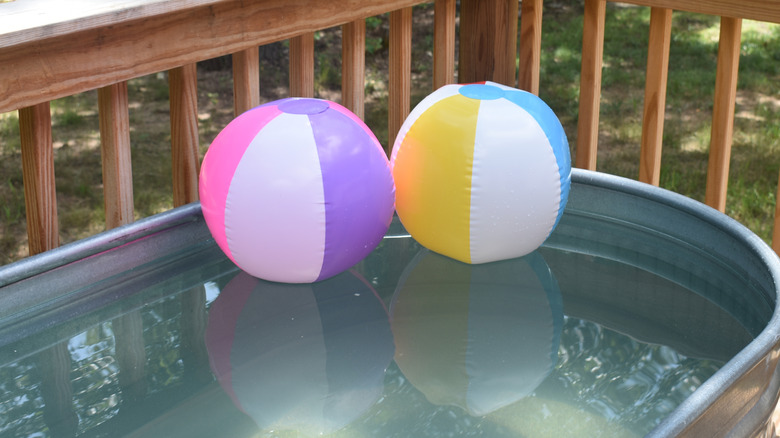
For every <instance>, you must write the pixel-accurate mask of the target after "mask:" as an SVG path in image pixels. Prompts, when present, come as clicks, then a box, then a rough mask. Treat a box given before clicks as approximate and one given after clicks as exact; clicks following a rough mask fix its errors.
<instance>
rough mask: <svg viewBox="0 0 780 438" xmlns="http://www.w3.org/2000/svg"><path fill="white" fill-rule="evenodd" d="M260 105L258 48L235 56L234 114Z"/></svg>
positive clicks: (236, 114)
mask: <svg viewBox="0 0 780 438" xmlns="http://www.w3.org/2000/svg"><path fill="white" fill-rule="evenodd" d="M258 105H260V52H259V50H258V49H257V47H250V48H248V49H246V50H242V51H240V52H237V53H234V54H233V114H234V115H235V116H236V117H238V116H239V115H240V114H241V113H243V112H245V111H249V110H250V109H252V108H254V107H256V106H258Z"/></svg>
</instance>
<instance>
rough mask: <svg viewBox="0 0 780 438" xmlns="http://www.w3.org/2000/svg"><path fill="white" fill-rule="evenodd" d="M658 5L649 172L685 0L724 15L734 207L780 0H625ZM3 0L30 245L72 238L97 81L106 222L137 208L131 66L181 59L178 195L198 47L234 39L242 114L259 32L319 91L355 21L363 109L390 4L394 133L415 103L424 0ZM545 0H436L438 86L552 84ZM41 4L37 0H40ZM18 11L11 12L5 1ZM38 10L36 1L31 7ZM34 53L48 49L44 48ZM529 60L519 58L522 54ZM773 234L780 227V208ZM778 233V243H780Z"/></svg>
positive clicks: (187, 155) (353, 82)
mask: <svg viewBox="0 0 780 438" xmlns="http://www.w3.org/2000/svg"><path fill="white" fill-rule="evenodd" d="M607 1H612V0H585V11H584V17H583V20H584V28H583V42H582V64H581V78H580V80H581V84H580V102H579V116H578V127H577V145H576V154H575V157H574V158H575V165H576V166H579V167H583V168H588V169H596V163H597V156H598V132H599V131H598V125H599V107H600V98H601V70H602V60H603V47H604V28H605V16H606V4H607ZM626 2H627V3H632V4H636V5H641V6H648V7H651V22H650V35H649V46H648V63H647V77H646V84H645V101H644V115H643V123H642V140H641V154H640V166H639V167H640V171H639V175H638V177H639V179H640V180H641V181H644V182H647V183H650V184H655V185H658V184H659V181H660V166H661V152H662V139H663V121H664V116H665V108H664V107H665V95H666V81H667V70H668V64H669V46H670V40H671V19H672V14H673V11H672V9H674V10H684V11H692V12H698V13H705V14H710V15H716V16H721V17H722V18H721V35H720V45H719V55H718V69H717V80H716V86H715V102H714V109H713V123H712V142H711V154H710V161H709V170H708V180H707V193H706V202H707V203H708V204H710V205H711V206H713V207H715V208H717V209H720V210H721V211H722V210H723V209H724V208H725V200H726V191H727V183H728V171H729V161H730V149H731V136H732V134H731V132H732V130H733V120H734V101H735V96H736V78H737V71H738V64H739V49H740V32H741V20H742V19H758V20H761V21H769V22H777V23H780V0H740V1H739V2H737V1H734V0H712V1H709V0H708V1H704V0H626ZM50 3H51V1H50V0H27V1H25V2H12V3H7V4H0V65H2V66H3V68H0V112H5V111H10V110H17V109H18V110H19V114H20V126H21V140H22V156H23V167H24V185H25V198H26V202H27V212H28V213H27V219H28V234H29V240H30V249H31V253H37V252H40V251H44V250H47V249H50V248H53V247H54V246H56V245H57V244H58V243H59V239H58V232H59V231H58V228H57V205H56V197H55V196H54V193H55V190H54V168H53V157H52V145H51V115H50V110H49V103H48V102H49V101H50V100H53V99H56V98H59V97H63V96H67V95H72V94H76V93H80V92H83V91H88V90H92V89H96V88H97V89H98V90H99V91H98V96H99V98H98V101H99V107H100V108H99V110H100V131H101V139H102V143H103V144H102V153H103V173H104V175H103V180H104V188H105V190H104V194H105V205H106V207H105V208H106V225H107V227H108V228H111V227H114V226H117V225H121V224H123V223H127V222H129V221H131V220H132V217H133V214H134V208H133V191H132V176H131V175H132V172H131V169H132V166H131V163H130V147H129V129H130V128H129V126H128V125H129V117H128V111H127V83H126V81H127V80H129V79H132V78H135V77H139V76H142V75H146V74H150V73H156V72H160V71H168V72H169V80H170V96H171V97H170V99H171V100H170V104H171V143H172V150H171V153H172V156H173V163H174V167H173V169H172V178H173V180H174V183H173V186H174V205H182V204H185V203H188V202H192V201H194V200H197V197H198V195H197V176H198V175H197V174H198V165H199V152H198V150H199V145H198V124H197V120H198V119H197V113H198V109H197V88H196V76H197V72H196V68H195V63H196V62H197V61H201V60H204V59H208V58H213V57H217V56H223V55H232V60H233V82H234V88H233V96H234V113H235V114H236V115H238V114H240V113H242V112H244V111H246V110H248V109H251V108H253V107H254V106H257V105H258V104H259V103H260V81H259V76H260V70H259V63H260V61H259V56H258V50H257V47H258V46H259V45H263V44H267V43H271V42H275V41H279V40H284V39H289V40H290V94H291V95H296V96H313V95H314V94H315V90H314V32H316V31H318V30H321V29H325V28H328V27H333V26H341V30H342V103H343V104H344V105H345V106H347V108H349V109H351V110H352V111H353V112H355V113H356V114H357V115H358V116H359V117H363V116H364V111H365V109H364V104H365V96H364V83H365V47H366V45H365V44H366V26H365V18H367V17H370V16H374V15H378V14H383V13H389V14H390V37H389V57H390V62H389V78H388V91H389V93H388V109H387V110H388V137H389V144H387V145H385V146H386V147H390V146H391V145H392V140H393V138H394V136H395V133H396V132H397V131H398V129H399V127H400V126H401V124H402V123H403V121H404V119H405V118H406V116H407V115H408V113H409V111H410V109H411V108H410V105H411V61H412V58H411V56H412V45H411V42H412V41H411V38H412V17H413V11H412V6H414V5H417V4H419V3H422V0H330V1H328V2H319V1H313V0H258V1H256V2H243V1H240V0H107V1H106V2H101V5H99V6H96V8H95V9H93V10H91V11H86V12H85V11H70V10H68V11H63V10H57V8H52V10H50V11H46V13H42V14H41V13H40V11H36V10H35V9H34V8H36V7H37V8H40V7H41V5H49V4H50ZM542 3H543V0H523V1H522V6H521V10H520V12H521V14H520V16H521V20H520V23H519V39H520V45H519V48H518V46H517V40H518V20H517V19H516V17H517V14H518V7H519V5H518V1H517V0H462V1H461V7H460V11H457V10H456V2H455V0H435V3H434V15H435V21H434V48H433V58H434V62H433V70H434V71H433V87H434V88H438V87H440V86H442V85H444V84H447V83H451V82H454V81H455V80H456V77H455V71H456V65H455V59H456V57H455V47H456V44H455V38H456V18H457V17H458V13H459V14H460V15H459V19H460V34H459V37H460V46H459V47H460V49H459V50H460V52H459V58H460V60H459V65H458V66H457V74H458V76H457V80H458V81H459V82H475V81H482V80H493V81H497V82H501V83H505V84H508V85H517V86H518V87H520V88H524V89H526V90H529V91H531V92H533V93H538V92H539V84H540V82H543V81H544V78H543V77H540V63H541V55H542V43H541V42H542V38H543V35H542ZM31 8H32V9H31ZM3 12H4V13H3ZM27 17H35V19H36V20H38V21H35V22H31V21H30V20H29V19H26V18H27ZM30 53H34V54H35V56H30ZM516 56H517V59H519V65H516V63H515V61H516V60H515V57H516ZM775 222H776V223H775V235H776V236H780V232H779V231H778V229H780V223H778V215H776V216H775ZM778 239H780V237H776V238H775V242H776V244H775V246H776V247H780V242H778Z"/></svg>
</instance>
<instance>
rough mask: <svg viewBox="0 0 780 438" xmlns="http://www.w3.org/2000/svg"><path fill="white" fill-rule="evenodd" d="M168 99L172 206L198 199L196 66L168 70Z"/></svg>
mask: <svg viewBox="0 0 780 438" xmlns="http://www.w3.org/2000/svg"><path fill="white" fill-rule="evenodd" d="M168 80H169V82H170V94H171V98H170V101H171V102H170V103H171V156H172V164H173V206H174V207H179V206H182V205H184V204H189V203H190V202H195V201H197V200H198V172H199V168H200V161H199V155H198V70H197V67H196V65H195V64H187V65H184V66H181V67H178V68H175V69H173V70H170V71H169V72H168Z"/></svg>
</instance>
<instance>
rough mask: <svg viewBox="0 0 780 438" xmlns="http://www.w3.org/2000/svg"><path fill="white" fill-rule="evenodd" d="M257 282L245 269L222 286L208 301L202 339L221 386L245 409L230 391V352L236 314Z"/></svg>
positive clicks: (234, 332) (231, 375)
mask: <svg viewBox="0 0 780 438" xmlns="http://www.w3.org/2000/svg"><path fill="white" fill-rule="evenodd" d="M258 283H259V280H258V279H256V278H254V277H252V276H250V275H249V274H246V273H245V272H239V273H238V275H236V276H235V277H233V279H232V280H230V282H229V283H228V284H227V285H226V286H225V287H224V288H223V289H222V291H221V292H220V294H219V296H218V297H217V299H216V300H215V301H214V304H212V305H211V309H210V310H209V320H208V324H207V325H206V334H205V338H206V339H205V341H206V350H207V351H208V354H209V365H211V370H212V371H213V372H214V374H215V376H216V377H217V380H218V381H219V385H220V386H221V387H222V389H224V390H225V392H226V393H227V394H228V396H230V398H231V399H233V403H235V405H236V406H237V407H238V408H239V409H241V410H242V411H243V410H244V409H243V407H242V406H241V402H240V400H238V397H236V394H235V392H234V391H233V366H232V364H231V363H230V353H231V351H232V350H233V341H234V340H235V335H236V324H237V323H238V318H239V317H240V316H241V311H242V310H244V305H245V304H246V302H247V300H248V299H249V297H250V296H251V295H252V292H253V291H254V289H255V288H256V287H257V285H258Z"/></svg>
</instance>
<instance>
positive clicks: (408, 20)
mask: <svg viewBox="0 0 780 438" xmlns="http://www.w3.org/2000/svg"><path fill="white" fill-rule="evenodd" d="M388 74H389V85H388V98H387V102H388V115H387V139H388V146H387V148H388V149H387V150H388V151H390V150H391V149H392V147H393V143H394V142H395V136H396V135H398V131H399V130H400V129H401V125H402V124H403V123H404V120H406V117H407V116H408V115H409V111H410V109H411V108H410V107H411V100H412V99H411V86H412V8H403V9H398V10H396V11H392V12H390V71H389V72H388Z"/></svg>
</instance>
